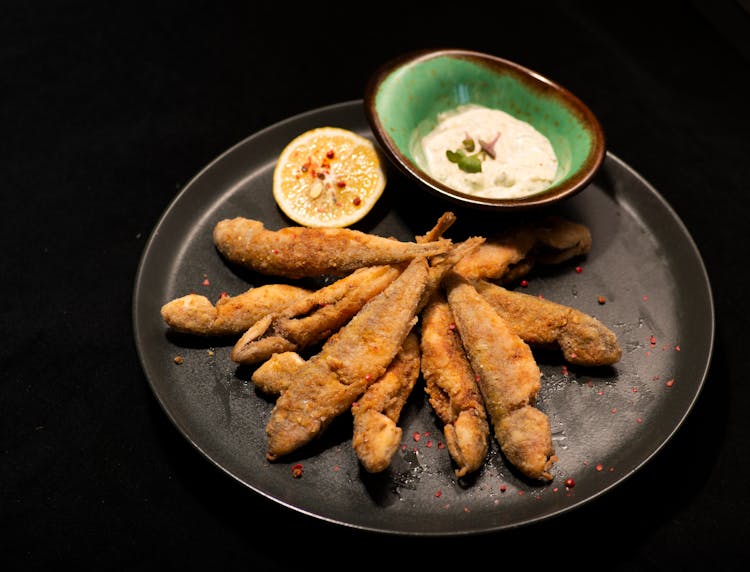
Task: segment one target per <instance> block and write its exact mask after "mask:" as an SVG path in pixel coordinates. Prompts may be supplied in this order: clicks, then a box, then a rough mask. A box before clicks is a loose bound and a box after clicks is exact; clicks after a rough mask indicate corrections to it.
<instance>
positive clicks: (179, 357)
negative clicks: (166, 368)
mask: <svg viewBox="0 0 750 572" xmlns="http://www.w3.org/2000/svg"><path fill="white" fill-rule="evenodd" d="M184 361H185V359H184V358H183V357H182V356H174V362H175V363H176V364H177V365H180V364H181V363H182V362H184Z"/></svg>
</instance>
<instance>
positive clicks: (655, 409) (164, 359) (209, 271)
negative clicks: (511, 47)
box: [133, 101, 714, 535]
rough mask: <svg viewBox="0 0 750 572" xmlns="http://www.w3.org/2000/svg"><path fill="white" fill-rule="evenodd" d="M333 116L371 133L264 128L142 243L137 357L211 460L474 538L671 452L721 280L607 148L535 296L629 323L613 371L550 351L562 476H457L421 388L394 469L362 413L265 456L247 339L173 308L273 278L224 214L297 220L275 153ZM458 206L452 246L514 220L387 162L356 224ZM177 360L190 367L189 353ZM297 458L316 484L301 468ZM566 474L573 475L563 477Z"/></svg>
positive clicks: (398, 232)
mask: <svg viewBox="0 0 750 572" xmlns="http://www.w3.org/2000/svg"><path fill="white" fill-rule="evenodd" d="M324 125H331V126H338V127H344V128H348V129H351V130H353V131H356V132H358V133H360V134H362V135H365V136H367V137H369V138H371V139H372V136H371V133H370V131H369V128H368V126H367V122H366V119H365V116H364V112H363V107H362V102H361V101H351V102H344V103H341V104H337V105H333V106H330V107H325V108H322V109H317V110H313V111H310V112H308V113H304V114H301V115H298V116H295V117H292V118H290V119H288V120H286V121H282V122H280V123H278V124H275V125H273V126H271V127H269V128H267V129H264V130H263V131H260V132H259V133H257V134H255V135H253V136H251V137H249V138H247V139H245V140H244V141H241V142H240V143H239V144H237V145H235V146H234V147H232V148H231V149H229V150H228V151H226V152H225V153H224V154H222V155H221V156H220V157H218V158H217V159H216V160H215V161H213V162H212V163H211V164H209V165H208V166H207V167H206V168H205V169H203V171H201V172H200V173H198V175H197V176H196V177H195V178H194V179H193V180H192V181H190V183H189V184H188V185H186V186H185V188H184V189H183V190H182V191H181V192H180V193H179V194H178V195H177V197H176V198H175V199H174V201H173V202H172V203H171V204H170V206H169V208H168V209H167V210H166V212H165V213H164V214H163V216H162V218H161V219H160V220H159V222H158V224H157V225H156V227H155V229H154V230H153V233H152V235H151V237H150V239H149V241H148V244H147V246H146V248H145V251H144V253H143V257H142V260H141V263H140V266H139V269H138V274H137V278H136V283H135V291H134V299H133V319H134V328H135V341H136V344H137V347H138V351H139V354H140V358H141V361H142V364H143V368H144V370H145V373H146V376H147V378H148V380H149V383H150V384H151V387H152V389H153V392H154V394H155V396H156V398H157V400H158V401H159V403H160V404H161V406H162V407H163V409H164V411H165V412H166V413H167V415H168V416H169V418H170V419H171V420H172V422H173V423H174V424H175V425H176V426H177V428H178V429H179V431H180V432H182V433H183V434H184V436H185V437H186V438H187V439H188V440H189V441H190V442H191V443H192V444H193V445H194V446H195V447H196V448H197V449H198V450H199V451H200V452H201V453H202V454H203V455H205V456H206V457H207V458H208V459H210V460H211V461H212V462H213V463H215V464H216V466H217V467H219V468H221V469H222V470H224V471H226V472H227V473H228V474H229V475H231V476H233V477H234V478H236V479H237V480H239V481H240V482H242V483H244V484H245V485H247V487H248V488H249V489H251V490H253V491H255V492H257V493H259V494H262V495H265V496H266V497H268V498H270V499H273V500H275V501H277V502H278V503H280V504H282V505H284V506H287V507H289V508H290V509H294V510H296V511H299V512H301V513H304V514H307V515H309V516H311V517H315V518H320V519H324V520H326V521H329V522H332V523H338V524H341V525H344V526H350V527H355V528H360V529H365V530H372V531H379V532H384V533H392V534H404V535H461V534H472V533H480V532H487V531H493V530H501V529H506V528H512V527H518V526H521V525H528V524H531V523H533V522H535V521H539V520H542V519H546V518H549V517H551V516H554V515H557V514H560V513H563V512H566V511H569V510H571V509H574V508H575V507H578V506H580V505H582V504H583V503H586V502H588V501H591V500H593V499H595V498H596V497H598V496H599V495H601V494H603V493H605V492H606V491H608V490H610V489H611V488H612V487H614V486H616V485H617V484H618V483H621V482H622V481H623V480H624V479H626V478H627V477H629V476H630V475H632V474H633V473H634V472H635V471H636V470H638V469H639V468H640V467H641V466H643V465H644V463H646V462H647V461H648V460H649V459H650V458H651V457H652V456H653V455H654V454H655V453H657V452H658V451H659V450H660V449H661V448H662V446H663V445H664V444H665V443H666V442H667V441H668V440H669V439H670V437H671V436H672V435H673V434H674V433H675V431H676V430H677V429H678V428H679V427H680V425H681V424H682V422H683V420H684V419H685V417H686V416H687V415H688V413H689V412H690V410H691V408H692V406H693V404H694V403H695V400H696V398H697V397H698V395H699V393H700V391H701V388H702V386H703V383H704V381H705V377H706V373H707V369H708V365H709V361H710V357H711V352H712V349H713V338H714V308H713V300H712V295H711V289H710V284H709V280H708V277H707V274H706V271H705V267H704V265H703V262H702V260H701V257H700V254H699V252H698V250H697V248H696V246H695V244H694V242H693V240H692V238H691V236H690V234H689V233H688V231H687V230H686V228H685V227H684V225H683V224H682V222H681V221H680V220H679V218H678V217H677V215H676V214H675V212H674V211H673V210H672V209H671V207H670V206H669V205H668V204H667V203H666V202H665V201H664V199H663V198H662V197H661V196H660V195H659V193H658V192H657V191H656V190H655V189H654V188H652V187H651V186H650V185H649V184H648V183H647V182H646V181H645V180H643V179H642V178H641V177H640V176H639V175H638V174H637V173H636V172H634V171H633V170H632V169H631V168H630V167H628V166H627V165H626V164H624V163H623V162H622V161H621V160H619V159H618V158H617V157H615V156H614V155H612V154H611V153H608V154H607V157H606V160H605V162H604V164H603V166H602V169H601V171H600V173H599V174H598V176H597V177H596V179H595V180H594V181H593V183H592V184H591V185H590V186H589V187H588V188H587V189H586V190H584V191H583V192H582V193H580V194H579V195H578V196H576V197H574V198H572V199H570V200H569V201H567V202H565V203H563V204H561V205H558V206H557V207H555V208H554V210H555V211H556V212H559V213H560V214H563V215H564V216H568V217H569V218H571V219H573V220H577V221H580V222H582V223H585V224H587V225H588V226H589V227H590V229H591V232H592V236H593V247H592V250H591V253H590V254H589V255H588V256H587V257H586V258H584V259H580V260H576V261H571V262H569V263H565V264H562V265H560V266H559V267H555V268H539V267H538V268H537V269H536V270H535V271H534V272H533V273H532V274H531V275H530V276H529V277H528V278H529V283H528V286H526V287H525V290H524V291H526V292H528V293H532V294H540V295H543V296H545V297H546V298H548V299H551V300H554V301H558V302H561V303H564V304H568V305H571V306H574V307H576V308H578V309H580V310H582V311H584V312H587V313H589V314H592V315H595V316H596V317H598V318H599V319H600V320H602V321H603V322H604V323H605V324H607V325H609V326H610V327H611V328H612V329H613V330H614V331H615V332H616V333H617V335H618V336H619V339H620V341H621V344H622V347H623V350H624V351H623V358H622V360H621V361H620V362H619V363H617V364H616V365H615V366H614V367H612V368H605V369H596V370H587V369H584V368H573V367H568V368H567V369H566V368H565V365H564V364H563V363H562V361H560V359H559V357H558V356H557V355H556V354H555V353H554V352H552V353H544V354H543V353H539V354H537V359H538V362H539V365H540V368H541V370H542V373H543V378H542V381H543V388H542V391H541V392H540V395H539V399H538V406H539V408H540V409H542V410H543V411H545V412H546V413H547V414H548V415H549V417H550V420H551V422H552V427H553V433H554V435H553V436H554V441H555V446H556V450H557V453H558V456H559V462H558V463H557V464H556V465H555V467H554V474H555V479H554V481H553V482H552V483H550V484H546V485H539V484H536V483H531V482H528V481H525V480H523V479H522V478H520V477H519V476H518V475H517V474H515V473H514V472H513V470H512V469H510V468H509V467H508V466H507V465H506V463H505V461H504V460H503V458H502V455H501V454H500V453H499V452H498V449H497V448H496V447H494V446H493V449H492V451H491V452H490V456H489V458H488V460H487V463H486V465H485V466H484V467H483V468H482V469H481V470H480V471H478V472H477V473H476V474H475V475H473V476H472V477H471V478H469V479H466V480H461V481H458V480H457V479H456V478H455V475H454V474H453V471H452V466H451V461H450V458H449V455H448V451H447V449H446V448H444V447H443V446H442V433H441V430H440V425H439V423H437V422H436V419H435V417H434V414H433V412H432V410H431V409H430V406H429V404H428V403H427V402H426V400H425V397H424V392H423V390H422V388H421V386H419V385H418V386H417V388H416V389H415V391H414V393H413V394H412V397H411V399H410V401H409V403H408V404H407V407H406V409H405V411H404V414H403V417H402V427H403V429H404V447H403V449H402V450H400V451H399V452H398V453H397V454H396V456H395V457H394V459H393V462H392V465H391V468H390V469H389V470H388V471H386V472H384V473H382V474H379V475H369V474H366V473H365V472H363V471H362V470H361V469H360V466H359V464H358V461H357V458H356V456H355V455H354V453H353V451H352V448H351V441H350V439H351V416H349V415H345V416H342V417H341V418H339V419H337V420H336V422H334V424H333V425H332V426H331V427H330V428H329V430H328V431H327V432H326V433H325V434H324V435H323V436H322V438H321V439H320V440H319V441H318V442H316V443H315V444H312V445H310V446H309V447H307V448H305V449H304V450H301V451H299V454H298V455H296V456H294V457H293V458H289V459H285V460H284V461H283V462H277V463H274V464H271V463H269V462H267V461H266V459H265V456H264V452H265V424H266V421H267V420H268V417H269V414H270V411H271V408H272V406H273V403H272V402H271V401H269V400H267V399H265V398H263V397H262V396H260V395H259V394H257V393H256V392H255V391H254V388H253V386H252V383H251V382H249V378H250V373H251V372H248V371H244V370H243V369H242V368H237V367H236V366H235V364H233V363H232V362H231V360H230V359H229V352H230V350H231V346H232V343H233V342H232V340H200V339H195V338H185V337H178V336H174V335H172V334H170V333H169V332H168V330H167V328H166V327H165V325H164V323H163V322H162V320H161V317H160V314H159V309H160V307H161V306H162V304H164V303H165V302H167V301H169V300H171V299H173V298H176V297H179V296H182V295H184V294H187V293H189V292H197V293H202V294H205V295H207V296H208V297H209V298H210V299H211V300H216V299H218V297H219V296H220V294H221V293H222V292H227V293H229V294H232V295H235V294H239V293H240V292H243V291H244V290H246V289H247V288H249V287H250V286H257V285H260V284H261V283H263V282H264V281H268V280H269V279H268V278H262V277H260V276H257V275H248V274H245V275H240V274H238V273H237V272H235V271H234V270H233V269H232V268H230V267H229V266H228V265H226V264H225V263H224V261H223V260H222V259H221V257H220V256H219V255H218V253H217V252H216V250H215V248H214V246H213V243H212V239H211V231H212V229H213V226H214V224H215V223H216V222H217V221H218V220H220V219H222V218H229V217H234V216H245V217H249V218H255V219H259V220H262V221H263V222H264V223H265V224H266V226H267V227H269V228H281V227H283V226H288V225H290V224H291V223H290V221H288V220H287V219H285V218H284V217H283V215H282V213H281V212H280V211H279V209H278V208H277V206H276V204H275V202H274V200H273V197H272V192H271V179H272V173H273V168H274V165H275V159H276V157H277V156H278V154H279V153H280V152H281V150H282V149H283V147H284V146H285V145H286V144H287V143H288V142H289V141H290V140H291V139H292V138H294V137H295V136H296V135H299V134H300V133H302V132H303V131H306V130H308V129H312V128H314V127H320V126H324ZM445 210H453V211H454V212H456V214H457V216H458V221H457V223H456V225H454V227H453V228H451V229H450V230H449V233H448V236H449V237H450V238H453V239H454V240H460V239H462V238H465V237H466V236H469V235H471V234H482V235H484V236H487V235H488V234H490V233H491V232H492V231H493V230H496V229H500V228H502V227H503V226H504V225H505V224H506V223H507V222H511V221H510V219H506V218H500V217H497V216H495V217H492V216H490V215H487V214H482V213H476V212H471V211H467V212H463V211H457V210H456V209H455V208H454V207H451V206H448V205H447V204H442V203H439V202H438V200H437V199H435V198H433V197H431V196H427V195H425V194H423V193H422V192H421V191H419V190H417V189H414V188H411V187H410V183H408V182H406V181H405V180H403V179H401V178H400V177H399V175H398V173H396V172H395V171H390V170H389V179H388V185H387V187H386V191H385V193H384V195H383V197H382V199H381V201H380V202H379V203H378V205H377V207H376V209H375V210H373V211H372V212H371V213H370V214H369V215H368V216H367V217H366V218H365V219H364V220H363V221H361V224H358V225H357V226H356V227H355V228H358V229H359V230H364V231H367V232H373V233H376V234H381V235H384V236H395V237H398V238H401V239H403V240H411V239H412V238H413V237H414V236H415V235H417V234H423V233H424V232H425V231H426V230H427V229H428V228H430V227H431V226H432V224H433V223H434V221H435V220H436V219H437V217H438V216H439V214H441V213H442V212H443V211H445ZM576 266H579V267H580V268H579V269H578V270H580V272H579V271H577V269H576ZM519 287H520V286H519ZM600 296H604V297H605V298H606V302H605V303H604V304H601V303H600V302H599V301H598V298H599V297H600ZM177 355H180V356H182V357H183V359H184V362H183V363H182V364H181V365H177V364H176V363H175V362H174V357H175V356H177ZM415 435H418V436H419V439H418V440H417V439H416V438H415ZM297 463H300V464H301V465H302V467H303V470H304V473H303V476H302V477H301V478H294V477H293V476H292V467H293V465H295V464H297ZM566 479H573V480H574V483H575V485H574V486H573V487H566V486H565V481H566Z"/></svg>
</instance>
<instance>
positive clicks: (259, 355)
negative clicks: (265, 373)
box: [230, 266, 403, 364]
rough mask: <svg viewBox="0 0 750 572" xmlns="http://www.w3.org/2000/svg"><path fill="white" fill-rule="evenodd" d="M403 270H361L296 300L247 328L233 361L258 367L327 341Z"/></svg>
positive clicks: (235, 349) (233, 354)
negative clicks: (273, 357)
mask: <svg viewBox="0 0 750 572" xmlns="http://www.w3.org/2000/svg"><path fill="white" fill-rule="evenodd" d="M402 270H403V268H402V267H397V266H371V267H368V268H360V269H358V270H355V271H354V272H352V273H351V274H349V275H348V276H345V277H343V278H340V279H339V280H337V281H335V282H333V283H331V284H329V285H328V286H324V287H322V288H320V289H319V290H316V291H314V292H309V293H308V294H307V295H305V296H301V297H299V298H297V299H296V300H294V301H293V302H292V303H291V304H288V305H287V306H286V307H284V308H283V309H281V310H280V311H278V312H276V313H275V314H274V315H267V316H264V317H263V319H262V320H260V321H258V322H257V323H256V324H254V325H253V326H252V327H250V328H248V329H247V331H246V332H245V333H244V334H243V335H242V336H241V337H240V339H239V340H238V341H237V343H236V344H235V345H234V347H233V348H232V353H231V356H230V357H231V359H232V360H233V361H234V362H236V363H241V364H254V363H259V362H262V361H265V360H267V359H268V358H269V357H271V355H273V354H274V353H278V352H283V351H300V350H302V349H304V348H307V347H309V346H312V345H313V344H316V343H318V342H321V341H323V340H325V339H326V338H328V337H330V336H331V334H333V333H334V332H336V331H337V330H338V329H339V328H340V327H341V326H343V325H344V324H345V323H347V322H348V321H349V320H350V319H351V318H352V316H354V315H355V314H356V313H357V312H358V311H359V310H360V308H362V306H364V305H365V303H366V302H367V301H368V300H370V299H371V298H372V297H374V296H376V295H377V294H379V293H380V292H382V291H383V290H384V289H385V288H386V287H387V286H388V285H389V284H390V283H391V282H393V281H394V280H395V279H396V277H397V276H398V275H399V274H400V273H401V271H402Z"/></svg>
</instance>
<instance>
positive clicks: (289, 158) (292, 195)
mask: <svg viewBox="0 0 750 572" xmlns="http://www.w3.org/2000/svg"><path fill="white" fill-rule="evenodd" d="M385 182H386V177H385V173H384V171H383V169H382V166H381V164H380V157H379V155H378V153H377V151H376V149H375V146H374V145H373V143H372V142H371V141H370V140H369V139H367V138H366V137H363V136H361V135H359V134H357V133H354V132H353V131H349V130H347V129H342V128H339V127H318V128H315V129H311V130H309V131H306V132H304V133H302V134H301V135H298V136H297V137H295V138H294V139H293V140H292V141H290V142H289V143H288V144H287V146H286V147H285V148H284V150H283V151H282V152H281V154H280V155H279V158H278V161H277V163H276V167H275V169H274V173H273V197H274V199H275V200H276V204H278V205H279V208H280V209H281V210H282V211H283V212H284V214H285V215H286V216H288V217H289V218H290V219H292V220H293V221H295V222H296V223H298V224H300V225H302V226H307V227H330V228H341V227H346V226H350V225H352V224H354V223H355V222H357V221H359V220H360V219H362V218H363V217H364V216H365V215H366V214H367V213H368V212H370V211H371V210H372V207H373V206H375V203H376V202H377V201H378V199H379V198H380V196H381V195H382V194H383V189H384V188H385Z"/></svg>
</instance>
